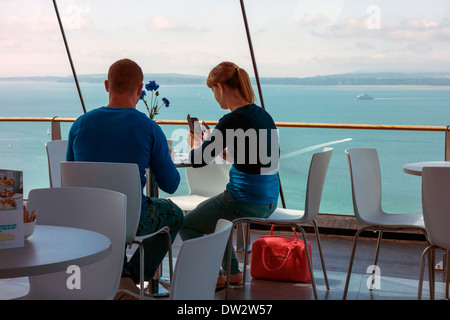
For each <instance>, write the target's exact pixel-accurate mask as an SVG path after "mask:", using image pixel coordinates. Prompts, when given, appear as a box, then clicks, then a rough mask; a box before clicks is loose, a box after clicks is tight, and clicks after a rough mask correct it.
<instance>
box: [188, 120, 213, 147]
mask: <svg viewBox="0 0 450 320" xmlns="http://www.w3.org/2000/svg"><path fill="white" fill-rule="evenodd" d="M202 126H204V127H205V129H203V128H202V127H200V126H194V132H192V131H190V130H189V133H188V135H187V137H186V140H187V145H188V146H189V147H190V148H191V150H192V149H197V148H199V147H200V146H201V145H202V143H203V141H205V140H206V139H208V137H209V135H210V134H211V129H210V128H209V126H208V125H207V124H206V122H205V121H202Z"/></svg>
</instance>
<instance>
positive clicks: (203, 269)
mask: <svg viewBox="0 0 450 320" xmlns="http://www.w3.org/2000/svg"><path fill="white" fill-rule="evenodd" d="M232 225H233V224H232V223H231V222H230V221H227V220H222V219H221V220H219V221H218V222H217V225H216V230H215V232H214V233H212V234H209V235H205V236H202V237H199V238H195V239H190V240H186V241H184V242H183V244H182V245H181V248H180V251H179V254H178V257H177V262H176V264H175V270H174V273H173V279H172V282H171V288H170V299H172V300H212V299H213V298H214V293H215V288H216V283H217V277H218V275H219V270H220V265H221V263H222V258H223V255H224V253H225V247H226V245H227V242H228V239H229V236H230V233H231V227H232Z"/></svg>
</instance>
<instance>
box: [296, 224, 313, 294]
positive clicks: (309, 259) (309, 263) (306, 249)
mask: <svg viewBox="0 0 450 320" xmlns="http://www.w3.org/2000/svg"><path fill="white" fill-rule="evenodd" d="M295 228H297V229H298V230H300V232H301V233H302V236H303V241H304V244H305V251H306V260H308V268H309V273H310V275H311V285H312V288H313V293H314V299H315V300H317V289H316V281H315V279H314V271H313V268H312V263H311V256H310V254H311V253H310V252H309V248H308V242H307V240H306V233H305V230H303V228H302V227H300V226H299V225H295Z"/></svg>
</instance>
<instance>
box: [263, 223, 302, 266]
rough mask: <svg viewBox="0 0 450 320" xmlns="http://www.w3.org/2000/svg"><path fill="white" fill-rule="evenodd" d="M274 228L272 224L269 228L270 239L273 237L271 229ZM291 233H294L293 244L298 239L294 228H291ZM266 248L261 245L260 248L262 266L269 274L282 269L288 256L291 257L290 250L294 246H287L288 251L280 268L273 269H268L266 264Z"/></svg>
mask: <svg viewBox="0 0 450 320" xmlns="http://www.w3.org/2000/svg"><path fill="white" fill-rule="evenodd" d="M274 227H275V225H273V224H272V227H271V228H270V236H272V237H273V229H274ZM292 231H294V236H295V242H297V241H298V238H297V232H296V231H295V228H294V227H292ZM267 247H268V245H263V246H262V262H263V266H264V268H265V269H266V270H268V271H271V272H274V271H278V270H280V269H281V268H283V266H284V264H285V263H286V262H287V261H288V259H289V256H290V255H291V252H292V250H293V249H294V248H295V245H290V246H289V251H288V252H287V254H286V257H285V259H284V261H283V262H282V263H281V264H280V266H278V267H277V268H275V269H271V268H269V266H268V265H267V262H266V259H265V256H266V254H265V252H266V248H267Z"/></svg>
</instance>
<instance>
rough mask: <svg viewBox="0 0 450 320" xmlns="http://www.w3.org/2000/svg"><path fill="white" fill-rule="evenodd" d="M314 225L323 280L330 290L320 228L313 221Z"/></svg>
mask: <svg viewBox="0 0 450 320" xmlns="http://www.w3.org/2000/svg"><path fill="white" fill-rule="evenodd" d="M313 225H314V233H315V234H316V241H317V248H318V249H319V256H320V263H321V264H322V270H323V278H324V280H325V285H326V287H327V290H330V286H329V284H328V276H327V270H326V268H325V261H324V259H323V254H322V245H321V243H320V235H319V228H318V227H317V223H316V221H314V220H313Z"/></svg>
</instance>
